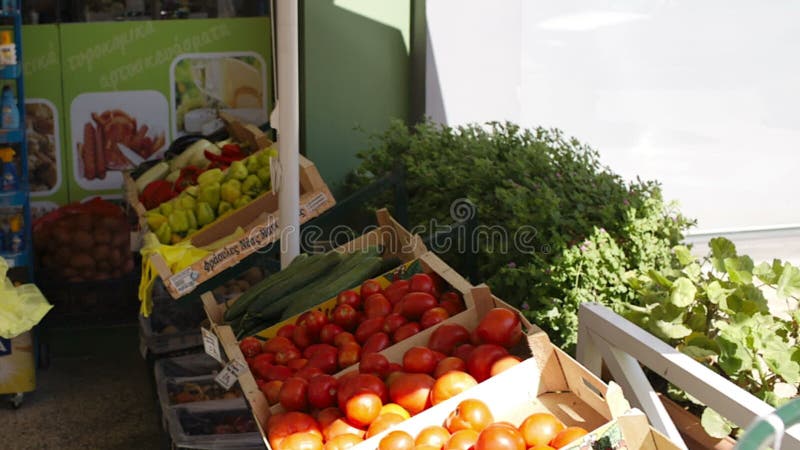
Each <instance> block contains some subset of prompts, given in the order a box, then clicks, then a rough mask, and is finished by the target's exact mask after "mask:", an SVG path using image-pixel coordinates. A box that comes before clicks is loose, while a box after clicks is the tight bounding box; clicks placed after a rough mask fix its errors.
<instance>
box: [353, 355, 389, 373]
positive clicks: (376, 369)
mask: <svg viewBox="0 0 800 450" xmlns="http://www.w3.org/2000/svg"><path fill="white" fill-rule="evenodd" d="M358 371H359V372H360V373H371V374H373V375H376V376H378V377H380V378H383V377H385V376H386V375H389V360H388V359H386V357H385V356H383V355H381V354H380V353H365V354H364V355H362V356H361V362H360V363H359V364H358Z"/></svg>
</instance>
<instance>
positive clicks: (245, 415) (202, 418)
mask: <svg viewBox="0 0 800 450" xmlns="http://www.w3.org/2000/svg"><path fill="white" fill-rule="evenodd" d="M167 422H168V424H169V434H170V437H171V438H172V442H173V445H174V446H175V447H177V448H187V449H188V448H191V449H223V450H233V449H250V448H252V449H263V448H264V440H263V439H262V438H261V435H260V434H259V433H258V431H257V426H256V423H255V419H254V418H253V415H252V414H251V413H250V410H249V409H247V407H246V406H242V403H240V402H239V401H238V399H231V400H222V401H218V402H200V403H188V404H186V405H181V406H175V407H172V408H169V410H168V413H167ZM215 432H217V434H215Z"/></svg>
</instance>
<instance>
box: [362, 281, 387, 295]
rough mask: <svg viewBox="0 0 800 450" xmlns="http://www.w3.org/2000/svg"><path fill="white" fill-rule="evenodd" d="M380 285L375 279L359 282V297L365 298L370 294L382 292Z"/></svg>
mask: <svg viewBox="0 0 800 450" xmlns="http://www.w3.org/2000/svg"><path fill="white" fill-rule="evenodd" d="M382 291H383V289H381V285H380V284H379V283H378V282H377V281H375V280H367V281H365V282H363V283H361V298H362V299H366V298H368V297H369V296H370V295H372V294H377V293H378V292H382Z"/></svg>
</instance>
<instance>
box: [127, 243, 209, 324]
mask: <svg viewBox="0 0 800 450" xmlns="http://www.w3.org/2000/svg"><path fill="white" fill-rule="evenodd" d="M140 252H141V254H142V279H141V280H140V282H139V301H140V302H141V305H140V308H139V310H140V311H141V313H142V315H144V316H145V317H149V316H150V313H151V312H152V310H153V285H154V284H155V282H156V278H158V272H157V271H156V269H155V267H153V263H152V262H151V261H150V255H152V254H154V253H158V254H160V255H161V257H163V258H164V261H166V263H167V266H168V267H169V269H170V270H171V271H172V273H178V272H180V271H181V270H183V269H185V268H186V267H188V266H191V265H192V264H194V263H195V262H196V261H198V260H200V259H202V258H204V257H206V256H207V255H208V254H209V252H208V251H207V250H204V249H199V248H197V247H194V246H192V244H191V241H189V240H188V239H187V240H185V241H183V242H179V243H177V244H175V245H165V244H162V243H160V242H159V241H158V238H157V237H156V235H155V234H153V233H147V234H145V235H144V242H143V245H142V249H141V251H140Z"/></svg>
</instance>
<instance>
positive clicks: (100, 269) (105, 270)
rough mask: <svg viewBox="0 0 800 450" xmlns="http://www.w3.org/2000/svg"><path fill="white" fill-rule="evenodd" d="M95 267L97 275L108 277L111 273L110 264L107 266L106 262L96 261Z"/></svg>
mask: <svg viewBox="0 0 800 450" xmlns="http://www.w3.org/2000/svg"><path fill="white" fill-rule="evenodd" d="M96 267H97V273H98V274H101V275H105V276H106V277H108V275H109V274H110V272H111V264H109V263H108V261H97V266H96Z"/></svg>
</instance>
